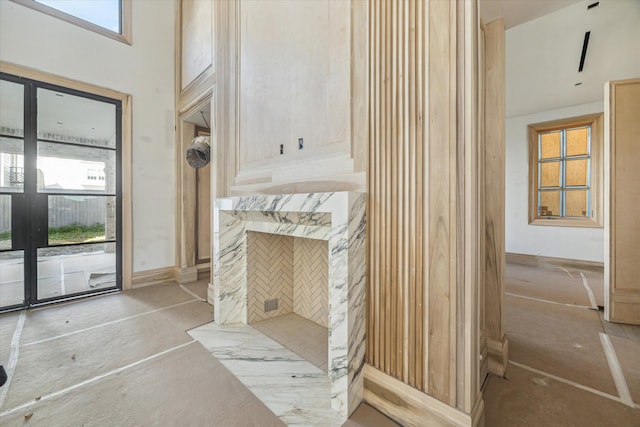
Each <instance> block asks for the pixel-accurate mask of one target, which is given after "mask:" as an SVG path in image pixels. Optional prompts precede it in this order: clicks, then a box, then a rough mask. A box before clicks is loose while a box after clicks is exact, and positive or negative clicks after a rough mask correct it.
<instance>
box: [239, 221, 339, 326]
mask: <svg viewBox="0 0 640 427" xmlns="http://www.w3.org/2000/svg"><path fill="white" fill-rule="evenodd" d="M247 257H248V262H247V299H248V301H247V302H248V304H247V321H248V323H254V322H258V321H261V320H266V319H270V318H273V317H277V316H281V315H283V314H288V313H296V314H298V315H299V316H302V317H304V318H306V319H309V320H311V321H313V322H315V323H317V324H319V325H321V326H324V327H325V328H326V327H328V283H329V282H328V280H329V278H328V245H327V242H326V241H325V240H316V239H306V238H299V237H290V236H282V235H276V234H269V233H257V232H248V233H247ZM273 300H277V308H275V309H271V310H269V311H267V310H266V307H265V303H266V302H267V301H273Z"/></svg>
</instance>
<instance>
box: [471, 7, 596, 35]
mask: <svg viewBox="0 0 640 427" xmlns="http://www.w3.org/2000/svg"><path fill="white" fill-rule="evenodd" d="M580 1H581V0H480V16H481V17H482V20H483V21H484V22H485V23H486V24H488V23H489V22H491V21H495V20H496V19H499V18H502V19H504V26H505V28H507V29H508V28H511V27H515V26H516V25H520V24H522V23H525V22H527V21H531V20H532V19H535V18H539V17H540V16H544V15H547V14H549V13H552V12H555V11H556V10H559V9H562V8H565V7H567V6H570V5H572V4H575V3H580ZM593 1H596V0H593Z"/></svg>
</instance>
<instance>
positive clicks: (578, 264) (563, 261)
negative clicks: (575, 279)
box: [506, 252, 604, 273]
mask: <svg viewBox="0 0 640 427" xmlns="http://www.w3.org/2000/svg"><path fill="white" fill-rule="evenodd" d="M506 261H507V264H519V265H528V266H530V267H565V268H567V267H569V268H575V269H576V270H586V271H594V272H596V273H603V272H604V263H602V262H596V261H584V260H579V259H568V258H552V257H546V256H540V255H529V254H516V253H512V252H507V253H506Z"/></svg>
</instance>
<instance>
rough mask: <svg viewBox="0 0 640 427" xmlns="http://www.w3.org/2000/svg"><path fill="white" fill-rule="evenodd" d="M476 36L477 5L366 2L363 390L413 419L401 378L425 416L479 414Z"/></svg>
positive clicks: (395, 412)
mask: <svg viewBox="0 0 640 427" xmlns="http://www.w3.org/2000/svg"><path fill="white" fill-rule="evenodd" d="M477 31H478V20H477V2H476V1H422V0H421V1H371V2H369V47H370V51H369V89H370V91H369V163H368V173H367V179H368V190H369V194H368V197H369V198H368V200H369V202H368V203H369V204H368V213H367V226H368V230H367V239H368V269H369V276H368V278H369V284H368V286H369V287H368V290H369V292H368V304H367V308H368V313H367V314H368V323H367V362H368V364H369V366H368V369H367V370H366V371H365V389H367V388H369V390H370V393H369V395H368V396H369V398H370V402H371V403H373V404H374V406H377V407H378V409H381V410H382V411H383V412H385V413H387V414H388V415H390V416H392V417H393V418H395V419H397V420H399V421H402V422H403V423H406V424H407V425H413V424H412V421H410V419H413V418H412V417H413V415H415V411H414V410H413V409H411V410H408V409H407V408H408V407H404V408H402V407H401V406H402V405H400V404H398V403H396V404H387V403H386V402H385V401H384V400H385V397H384V396H385V393H388V394H387V395H386V400H387V401H389V400H390V396H391V397H394V398H395V397H398V398H399V399H402V396H397V394H398V391H397V390H398V389H397V386H398V384H406V385H407V387H409V386H410V387H411V388H413V389H417V390H420V391H422V392H423V393H418V395H419V396H425V402H423V403H421V404H420V405H418V407H420V408H422V410H424V411H427V412H429V411H430V409H428V408H429V407H431V408H432V409H433V411H434V412H437V411H439V410H440V409H441V408H440V407H439V409H437V410H436V409H435V407H436V406H437V405H441V404H440V403H437V404H436V403H434V402H436V400H433V399H432V400H429V399H431V398H435V399H437V401H440V402H443V403H444V404H445V407H447V408H450V409H451V408H455V410H458V411H462V412H464V413H466V414H471V413H473V414H478V413H480V414H481V413H482V408H481V406H482V404H481V398H480V393H479V387H478V377H479V370H478V369H479V368H478V363H477V360H478V347H477V340H478V329H479V326H478V293H477V290H478V289H477V286H478V282H477V262H476V259H475V257H477V253H478V251H477V249H478V247H477V241H478V240H477V238H476V234H475V233H477V222H478V221H477V220H476V218H475V212H476V211H475V209H477V199H476V187H475V178H476V177H475V175H474V174H475V173H476V167H477V151H476V150H477V133H476V131H475V126H476V121H477V104H476V103H477V93H476V92H475V91H476V90H477V84H476V80H477V73H478V71H477ZM472 213H473V216H471V215H472ZM367 373H369V375H368V374H367ZM367 376H368V377H369V381H368V382H367ZM389 377H392V378H395V379H397V380H399V383H396V382H394V380H392V378H389ZM384 378H388V379H389V380H388V381H387V380H385V379H384ZM402 387H404V386H401V388H402ZM382 390H384V392H383V391H382ZM406 393H407V394H406V396H409V395H412V396H414V393H413V392H411V391H407V392H406ZM365 399H367V392H366V391H365ZM407 399H411V398H409V397H407ZM429 402H431V403H429ZM478 402H480V403H478ZM414 403H415V402H414ZM455 410H454V412H455ZM407 412H412V414H413V415H409V414H407ZM400 413H405V415H407V416H408V418H407V417H405V416H404V415H398V414H400ZM474 416H475V415H474ZM474 416H472V417H471V418H470V419H467V421H468V422H469V423H475V422H477V420H478V418H474ZM415 419H416V420H417V419H419V417H418V418H415ZM463 424H464V423H463ZM456 425H459V424H456Z"/></svg>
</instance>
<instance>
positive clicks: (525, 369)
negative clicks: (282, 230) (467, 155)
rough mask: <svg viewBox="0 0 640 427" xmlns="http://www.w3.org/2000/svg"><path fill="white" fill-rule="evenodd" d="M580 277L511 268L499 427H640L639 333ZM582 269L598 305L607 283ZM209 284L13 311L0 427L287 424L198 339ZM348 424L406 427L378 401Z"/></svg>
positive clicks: (489, 413)
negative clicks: (613, 320) (600, 307)
mask: <svg viewBox="0 0 640 427" xmlns="http://www.w3.org/2000/svg"><path fill="white" fill-rule="evenodd" d="M567 271H568V272H567ZM579 273H580V272H579V271H575V270H570V269H568V270H562V269H559V268H543V267H526V266H517V265H507V274H506V278H507V281H506V283H507V289H506V290H507V296H506V297H505V300H506V301H505V311H506V324H507V334H508V336H509V339H510V356H511V357H510V358H511V364H510V366H509V369H508V371H507V375H506V378H498V377H494V376H490V377H489V380H488V381H487V384H486V386H485V389H484V393H483V394H484V401H485V426H486V427H501V426H633V427H639V426H640V406H639V405H638V404H639V403H640V327H631V326H622V325H616V324H610V323H606V322H604V321H603V319H602V314H601V312H598V311H594V310H591V309H589V307H590V306H591V305H592V304H591V301H590V298H589V296H588V294H587V291H586V289H585V287H584V286H583V285H582V283H583V282H582V275H580V274H579ZM583 273H584V276H585V277H586V278H587V284H588V285H589V287H590V288H591V289H592V293H593V294H594V299H595V300H596V302H597V301H598V299H599V296H600V295H601V290H600V289H601V288H599V287H601V286H602V284H601V281H602V274H601V273H593V272H583ZM206 287H207V284H206V281H200V282H196V283H194V284H190V285H187V286H184V287H180V286H179V285H177V284H175V283H166V284H161V285H154V286H149V287H145V288H139V289H136V290H133V291H127V292H123V293H119V294H112V295H108V296H102V297H97V298H92V299H87V300H82V301H77V302H74V303H69V304H64V305H58V306H51V307H47V308H42V309H36V310H31V311H28V312H19V313H9V314H5V315H2V316H0V363H2V364H4V365H5V367H8V366H9V364H10V361H11V360H15V361H16V363H15V369H14V372H13V375H12V378H11V383H10V384H6V385H5V386H4V387H2V388H0V425H2V426H3V427H4V426H23V425H41V426H82V425H83V426H111V425H119V426H147V425H157V426H176V425H180V426H200V425H213V426H225V427H226V426H234V427H235V426H260V427H261V426H276V425H283V424H282V423H281V422H280V420H279V419H278V418H277V417H275V416H274V415H273V414H272V413H271V411H269V410H268V409H267V408H266V407H265V406H264V405H263V404H262V402H260V401H259V400H258V399H257V398H256V397H255V396H254V395H253V394H251V392H249V390H248V389H247V388H246V387H245V386H244V385H242V384H241V383H240V382H239V381H238V380H237V379H236V378H235V377H234V376H233V375H231V373H230V372H229V371H228V370H227V369H226V368H225V367H224V366H223V365H222V364H221V363H220V362H218V361H217V360H216V359H215V358H214V357H212V356H211V354H210V353H209V352H208V351H207V350H206V349H205V348H204V347H202V346H201V345H200V344H199V343H198V342H194V341H193V340H192V339H191V338H190V337H189V335H187V334H186V333H185V331H187V330H189V329H192V328H194V327H196V326H199V325H201V324H204V323H207V322H209V321H210V320H211V318H212V307H211V306H210V305H208V304H206V303H205V302H203V301H202V299H204V298H205V296H206ZM601 334H602V335H606V336H607V337H608V340H609V342H610V343H611V347H612V348H613V351H614V353H615V355H616V359H617V361H618V365H619V366H620V372H622V376H623V377H624V380H625V383H626V384H627V389H628V390H629V392H628V396H630V399H631V403H629V401H628V399H627V401H626V403H625V399H624V398H623V396H622V394H624V392H623V393H622V394H621V393H620V391H619V387H618V386H617V385H616V383H615V381H614V380H613V376H612V374H611V369H610V366H609V361H608V359H607V354H606V353H605V350H603V348H604V347H603V344H602V343H603V340H605V342H606V340H607V338H603V337H602V335H601ZM12 355H13V356H12ZM29 414H32V415H31V416H30V418H29V419H28V420H25V415H29ZM344 425H345V426H348V427H367V426H371V427H373V426H375V427H391V426H397V424H395V423H394V422H393V421H391V420H390V419H388V418H386V417H385V416H384V415H382V414H380V413H379V412H377V411H376V410H375V409H373V408H371V407H370V406H368V405H361V406H360V408H358V410H357V411H356V413H355V414H354V415H353V416H352V417H351V418H350V419H349V420H348V421H347V422H346V423H345V424H344Z"/></svg>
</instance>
